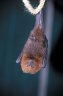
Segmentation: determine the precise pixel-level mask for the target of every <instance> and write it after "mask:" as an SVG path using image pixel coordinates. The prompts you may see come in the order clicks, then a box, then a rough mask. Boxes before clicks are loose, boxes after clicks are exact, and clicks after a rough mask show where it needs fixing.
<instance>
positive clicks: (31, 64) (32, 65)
mask: <svg viewBox="0 0 63 96" xmlns="http://www.w3.org/2000/svg"><path fill="white" fill-rule="evenodd" d="M27 63H28V64H27V65H28V66H31V67H32V68H33V67H34V66H35V62H34V60H28V62H27Z"/></svg>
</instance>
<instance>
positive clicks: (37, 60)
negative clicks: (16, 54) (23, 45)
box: [20, 54, 42, 74]
mask: <svg viewBox="0 0 63 96" xmlns="http://www.w3.org/2000/svg"><path fill="white" fill-rule="evenodd" d="M31 57H32V56H27V54H23V56H22V59H21V64H20V65H21V68H22V71H23V72H25V73H30V74H34V73H36V72H38V71H39V70H40V69H41V67H42V58H41V57H39V56H35V57H32V58H31Z"/></svg>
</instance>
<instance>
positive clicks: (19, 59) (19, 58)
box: [16, 53, 22, 63]
mask: <svg viewBox="0 0 63 96" xmlns="http://www.w3.org/2000/svg"><path fill="white" fill-rule="evenodd" d="M21 58H22V53H21V54H20V55H19V56H18V58H17V60H16V63H20V62H21Z"/></svg>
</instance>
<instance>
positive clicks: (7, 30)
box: [0, 0, 63, 96]
mask: <svg viewBox="0 0 63 96" xmlns="http://www.w3.org/2000/svg"><path fill="white" fill-rule="evenodd" d="M30 1H31V0H30ZM37 1H38V0H36V2H37ZM52 1H53V5H54V20H53V29H52V37H51V53H50V68H49V77H48V78H49V79H48V89H47V90H48V91H47V96H63V67H62V65H63V60H62V59H63V52H62V51H63V46H62V45H63V34H62V33H63V10H62V9H63V0H52ZM36 2H34V0H32V1H31V3H32V4H35V3H36ZM37 4H38V3H37ZM25 10H26V9H25V8H24V6H23V3H22V1H21V0H0V96H38V85H39V83H38V79H39V74H40V72H39V73H37V74H35V75H29V74H24V73H23V72H22V71H21V69H20V66H19V65H18V64H16V63H15V61H16V58H17V57H18V55H19V53H20V52H21V50H22V48H23V46H24V44H25V42H26V40H27V38H28V35H29V33H30V30H31V29H32V28H33V26H34V20H35V17H34V16H32V15H31V14H29V13H28V12H27V11H25Z"/></svg>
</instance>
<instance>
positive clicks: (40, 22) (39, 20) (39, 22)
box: [35, 11, 43, 29]
mask: <svg viewBox="0 0 63 96" xmlns="http://www.w3.org/2000/svg"><path fill="white" fill-rule="evenodd" d="M35 26H39V27H40V28H42V29H43V12H41V11H40V12H39V13H38V14H37V15H36V21H35Z"/></svg>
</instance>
